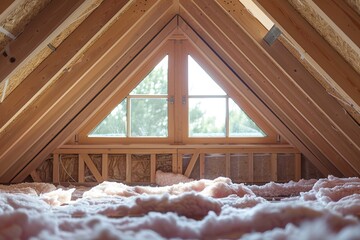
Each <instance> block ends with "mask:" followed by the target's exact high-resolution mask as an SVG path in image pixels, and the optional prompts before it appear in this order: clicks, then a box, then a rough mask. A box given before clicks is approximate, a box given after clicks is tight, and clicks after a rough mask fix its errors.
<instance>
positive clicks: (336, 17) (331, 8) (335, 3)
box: [308, 0, 360, 52]
mask: <svg viewBox="0 0 360 240" xmlns="http://www.w3.org/2000/svg"><path fill="white" fill-rule="evenodd" d="M308 3H309V4H310V5H311V6H312V7H313V8H315V9H314V10H316V12H317V13H318V14H319V15H320V16H321V17H322V18H323V19H324V20H326V21H327V22H328V24H329V25H330V26H331V27H332V28H333V29H334V30H336V32H337V33H338V34H339V35H340V36H341V37H342V38H343V39H344V40H345V41H346V42H347V43H348V44H349V45H350V46H352V47H353V48H354V49H356V48H357V49H358V50H357V52H359V47H360V37H359V36H360V19H359V15H358V14H357V13H356V12H355V11H354V10H353V9H352V8H351V7H350V6H349V5H348V4H347V3H346V1H340V0H328V1H322V0H313V1H308ZM315 6H317V8H316V7H315ZM350 41H352V43H351V42H350Z"/></svg>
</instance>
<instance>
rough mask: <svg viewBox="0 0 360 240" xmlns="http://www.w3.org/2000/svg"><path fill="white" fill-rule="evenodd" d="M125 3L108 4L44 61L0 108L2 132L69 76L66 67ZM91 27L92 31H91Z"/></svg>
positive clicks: (98, 10)
mask: <svg viewBox="0 0 360 240" xmlns="http://www.w3.org/2000/svg"><path fill="white" fill-rule="evenodd" d="M126 3H127V2H126V1H125V0H124V1H111V0H106V1H104V2H103V3H101V4H100V6H99V7H98V8H97V9H95V10H94V12H93V13H92V14H91V15H90V16H89V17H88V18H87V19H86V20H85V21H84V22H83V23H82V24H81V25H80V26H79V27H78V28H77V29H76V30H75V31H74V32H73V33H72V34H71V35H70V36H69V37H68V38H67V39H65V41H64V42H63V43H62V44H61V45H60V46H59V47H58V48H57V50H56V51H54V52H53V53H52V54H51V55H50V56H49V57H47V58H46V59H45V61H43V62H42V63H41V64H40V65H39V66H38V67H37V68H36V69H35V70H34V71H33V72H32V73H31V74H30V75H29V76H28V77H27V78H26V79H24V81H23V82H22V84H21V85H20V86H18V87H17V88H16V89H15V90H14V91H13V92H12V94H10V95H9V96H8V97H7V98H6V99H5V100H4V102H3V103H2V104H1V105H0V111H1V112H2V113H4V114H1V116H0V129H1V130H2V129H4V128H5V127H6V126H7V125H8V124H10V122H11V121H12V120H14V119H15V118H16V117H17V116H18V115H19V114H20V113H21V112H22V111H23V110H24V109H25V108H26V107H27V106H28V105H30V103H31V102H32V101H33V100H34V99H35V98H36V96H38V95H39V94H40V93H41V90H43V89H44V87H46V86H47V85H49V84H51V83H52V82H53V81H54V80H55V79H56V78H57V77H59V75H62V74H66V72H67V71H70V69H67V68H66V66H67V65H69V64H70V63H72V61H74V60H75V59H76V58H78V57H79V56H80V53H81V50H82V49H86V47H87V46H88V45H89V44H91V39H94V38H96V37H97V36H99V35H100V33H101V32H102V31H101V29H103V27H104V25H106V23H107V22H108V21H109V20H110V19H111V18H112V17H113V16H114V15H115V14H116V13H118V11H119V10H120V9H121V8H122V7H123V6H124V5H125V4H126ZM89 26H91V27H89ZM78 61H81V59H80V60H78Z"/></svg>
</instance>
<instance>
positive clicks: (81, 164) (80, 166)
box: [78, 154, 85, 183]
mask: <svg viewBox="0 0 360 240" xmlns="http://www.w3.org/2000/svg"><path fill="white" fill-rule="evenodd" d="M83 156H84V155H83V154H79V163H78V182H79V183H84V182H85V161H84V158H83Z"/></svg>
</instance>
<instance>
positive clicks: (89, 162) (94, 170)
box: [79, 153, 104, 182]
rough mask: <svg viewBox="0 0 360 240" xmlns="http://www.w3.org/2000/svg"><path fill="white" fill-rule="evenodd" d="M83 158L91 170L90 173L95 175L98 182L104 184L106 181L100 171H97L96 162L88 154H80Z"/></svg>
mask: <svg viewBox="0 0 360 240" xmlns="http://www.w3.org/2000/svg"><path fill="white" fill-rule="evenodd" d="M80 156H81V158H82V159H84V162H85V164H86V165H87V166H88V168H89V169H90V172H91V173H92V174H93V175H94V177H95V179H96V181H97V182H103V181H104V179H103V177H102V176H101V174H100V172H99V170H98V169H97V167H96V165H95V164H94V162H93V161H92V160H91V158H90V156H89V155H88V154H84V153H81V154H79V157H80Z"/></svg>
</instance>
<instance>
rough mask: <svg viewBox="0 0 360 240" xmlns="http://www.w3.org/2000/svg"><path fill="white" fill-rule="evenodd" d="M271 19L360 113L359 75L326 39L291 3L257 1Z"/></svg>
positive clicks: (266, 0)
mask: <svg viewBox="0 0 360 240" xmlns="http://www.w3.org/2000/svg"><path fill="white" fill-rule="evenodd" d="M256 2H257V3H258V5H259V7H261V8H262V9H263V10H265V11H266V12H267V13H268V16H269V17H270V18H272V19H273V21H274V22H276V23H277V24H278V26H279V27H280V28H281V30H282V31H283V32H284V33H285V34H286V35H287V36H288V37H290V38H291V39H292V40H293V41H294V42H293V43H294V44H299V46H300V47H301V48H302V49H304V50H305V51H306V53H307V54H308V55H309V56H310V58H311V59H309V61H310V63H312V64H314V66H316V65H318V66H319V69H318V70H319V71H320V73H321V74H323V75H325V76H327V77H328V78H326V79H327V80H328V83H329V84H330V85H331V86H332V87H334V88H335V89H336V90H337V91H338V92H339V93H340V94H341V95H342V96H344V98H345V99H346V100H347V101H348V102H349V104H350V105H351V106H353V108H354V109H355V110H356V111H357V112H360V81H358V79H360V76H359V74H358V73H357V72H356V71H355V70H354V69H353V68H352V67H351V66H350V65H349V64H348V63H346V61H345V60H344V59H343V58H342V57H341V56H340V55H339V54H338V53H337V52H336V51H335V49H334V48H332V47H331V46H330V45H329V43H327V42H326V41H325V39H324V38H322V37H321V36H320V35H319V33H317V32H316V30H315V29H314V28H312V27H311V25H310V24H309V23H308V22H307V21H306V20H305V19H304V18H303V17H302V16H301V15H300V14H299V13H298V12H297V11H296V10H295V9H294V8H293V7H292V6H291V5H290V3H289V2H288V1H284V0H283V1H268V0H257V1H256Z"/></svg>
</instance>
